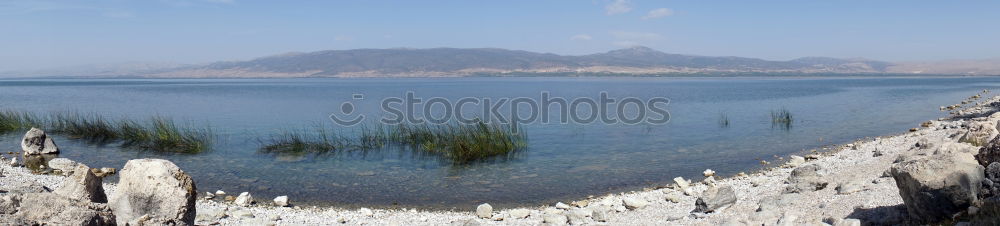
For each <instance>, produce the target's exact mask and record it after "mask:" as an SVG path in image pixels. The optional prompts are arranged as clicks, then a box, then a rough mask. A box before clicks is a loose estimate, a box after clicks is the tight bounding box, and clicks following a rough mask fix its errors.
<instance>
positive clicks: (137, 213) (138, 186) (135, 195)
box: [108, 159, 197, 225]
mask: <svg viewBox="0 0 1000 226" xmlns="http://www.w3.org/2000/svg"><path fill="white" fill-rule="evenodd" d="M196 190H197V189H196V188H195V184H194V180H192V179H191V176H190V175H188V174H187V173H185V172H184V171H182V170H181V169H180V168H178V167H177V165H174V163H172V162H170V161H167V160H162V159H133V160H129V161H128V162H127V163H125V167H124V168H122V170H121V173H120V174H119V179H118V187H117V190H116V192H114V193H112V196H111V197H110V199H109V202H108V204H109V206H110V207H111V209H112V210H113V211H114V214H115V217H116V218H117V221H118V222H119V224H125V223H127V222H133V221H136V220H139V218H142V217H143V216H146V218H148V220H147V221H145V222H148V223H150V224H174V225H193V224H194V219H195V199H197V193H196Z"/></svg>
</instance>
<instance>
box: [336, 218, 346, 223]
mask: <svg viewBox="0 0 1000 226" xmlns="http://www.w3.org/2000/svg"><path fill="white" fill-rule="evenodd" d="M337 223H341V224H345V223H347V218H344V217H337Z"/></svg>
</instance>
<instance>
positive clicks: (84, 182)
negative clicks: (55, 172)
mask: <svg viewBox="0 0 1000 226" xmlns="http://www.w3.org/2000/svg"><path fill="white" fill-rule="evenodd" d="M73 171H74V172H73V174H72V175H70V176H69V177H66V179H63V182H62V185H61V186H59V188H58V189H56V190H55V191H54V192H55V193H56V194H59V195H62V196H65V197H68V198H71V199H77V200H86V201H90V202H97V203H107V202H108V196H107V195H106V194H105V193H104V184H103V182H102V181H103V180H102V179H101V178H100V177H97V176H96V175H94V173H92V172H90V167H87V166H85V165H82V164H79V165H77V166H76V169H75V170H73Z"/></svg>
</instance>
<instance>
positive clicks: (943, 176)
mask: <svg viewBox="0 0 1000 226" xmlns="http://www.w3.org/2000/svg"><path fill="white" fill-rule="evenodd" d="M937 153H938V154H933V155H926V156H914V157H907V158H905V159H906V160H905V161H903V162H900V163H897V164H895V165H893V166H892V177H893V179H895V180H896V186H897V187H898V188H899V194H900V196H901V197H902V198H903V203H904V205H905V206H906V210H907V212H908V213H909V215H910V216H911V217H913V218H914V219H916V220H918V221H922V222H939V221H941V220H944V219H950V218H951V216H952V215H954V214H955V213H957V212H959V211H962V210H965V209H966V208H968V207H969V205H971V204H972V203H976V202H977V201H978V198H977V195H978V194H979V189H980V186H981V184H982V180H984V178H985V175H984V173H983V171H984V169H983V166H981V165H979V163H978V162H977V161H976V159H975V158H974V157H973V156H972V154H971V153H967V152H937Z"/></svg>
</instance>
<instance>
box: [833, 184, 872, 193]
mask: <svg viewBox="0 0 1000 226" xmlns="http://www.w3.org/2000/svg"><path fill="white" fill-rule="evenodd" d="M864 188H865V185H864V184H862V183H861V182H857V181H848V182H842V183H840V184H838V185H837V188H836V189H837V194H841V195H846V194H851V193H855V192H859V191H861V190H864Z"/></svg>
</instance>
